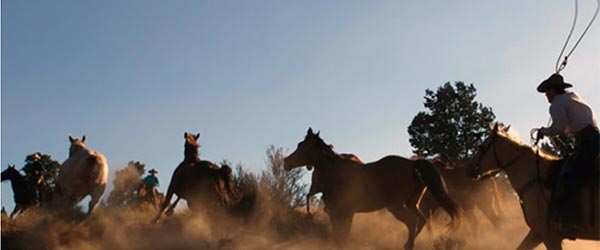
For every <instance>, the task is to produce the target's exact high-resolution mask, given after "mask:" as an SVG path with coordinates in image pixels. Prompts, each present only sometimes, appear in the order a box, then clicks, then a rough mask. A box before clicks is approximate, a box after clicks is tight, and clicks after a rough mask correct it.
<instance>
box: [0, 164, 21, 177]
mask: <svg viewBox="0 0 600 250" xmlns="http://www.w3.org/2000/svg"><path fill="white" fill-rule="evenodd" d="M16 176H22V175H21V174H20V173H19V170H17V169H16V168H15V165H8V168H7V169H6V170H4V171H2V181H5V180H12V179H13V178H14V177H16Z"/></svg>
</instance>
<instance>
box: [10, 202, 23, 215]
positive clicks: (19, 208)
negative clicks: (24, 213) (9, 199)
mask: <svg viewBox="0 0 600 250" xmlns="http://www.w3.org/2000/svg"><path fill="white" fill-rule="evenodd" d="M22 207H23V206H22V205H21V204H17V205H15V209H13V211H12V212H11V213H10V218H11V219H12V218H14V217H15V215H16V214H17V213H18V212H19V211H21V209H22Z"/></svg>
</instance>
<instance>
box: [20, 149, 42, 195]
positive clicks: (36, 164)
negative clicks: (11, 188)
mask: <svg viewBox="0 0 600 250" xmlns="http://www.w3.org/2000/svg"><path fill="white" fill-rule="evenodd" d="M31 159H32V162H31V164H27V165H25V168H24V169H23V170H24V171H25V175H26V178H27V179H28V180H29V182H30V183H33V185H34V186H35V190H36V196H37V197H36V198H37V200H38V201H39V200H40V199H41V198H42V197H41V196H42V189H43V188H44V172H45V171H46V168H45V167H44V165H43V164H42V162H41V161H40V160H41V159H42V156H41V154H40V153H39V152H35V153H34V154H33V156H32V157H31Z"/></svg>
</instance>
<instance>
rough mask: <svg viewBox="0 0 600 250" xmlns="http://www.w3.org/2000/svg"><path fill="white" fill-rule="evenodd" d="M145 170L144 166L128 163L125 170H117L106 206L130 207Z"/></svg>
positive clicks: (136, 162) (139, 163)
mask: <svg viewBox="0 0 600 250" xmlns="http://www.w3.org/2000/svg"><path fill="white" fill-rule="evenodd" d="M145 168H146V164H143V163H141V162H139V161H135V162H134V161H130V162H129V163H128V164H127V166H126V167H125V168H123V169H120V170H117V172H115V179H114V180H113V187H114V189H113V190H112V191H111V192H110V194H109V195H108V198H107V200H106V204H107V205H109V206H113V207H124V206H128V205H130V204H131V202H132V201H134V200H135V199H136V198H137V196H138V193H137V191H138V189H139V188H140V185H141V184H142V175H143V174H144V172H145V171H146V170H145Z"/></svg>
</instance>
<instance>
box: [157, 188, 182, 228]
mask: <svg viewBox="0 0 600 250" xmlns="http://www.w3.org/2000/svg"><path fill="white" fill-rule="evenodd" d="M172 186H173V185H169V188H168V189H167V196H166V197H165V200H164V201H163V203H162V205H161V206H160V208H159V209H158V213H157V214H156V217H154V220H153V221H154V223H158V220H159V219H160V216H161V215H162V213H163V211H165V209H166V208H167V207H168V206H169V203H171V198H173V193H174V191H173V189H172ZM177 197H178V198H177V200H176V201H175V203H174V204H173V205H172V207H173V208H174V207H175V205H176V204H177V202H178V201H179V198H181V197H179V195H178V196H177Z"/></svg>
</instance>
